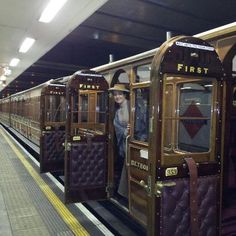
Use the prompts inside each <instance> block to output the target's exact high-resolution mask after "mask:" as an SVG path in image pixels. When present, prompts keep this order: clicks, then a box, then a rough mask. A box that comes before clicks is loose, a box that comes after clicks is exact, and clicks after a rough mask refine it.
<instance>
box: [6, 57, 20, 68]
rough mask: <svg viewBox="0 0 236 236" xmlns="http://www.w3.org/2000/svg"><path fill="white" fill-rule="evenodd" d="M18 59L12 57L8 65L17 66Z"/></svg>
mask: <svg viewBox="0 0 236 236" xmlns="http://www.w3.org/2000/svg"><path fill="white" fill-rule="evenodd" d="M19 61H20V59H18V58H12V59H11V61H10V64H9V66H17V65H18V63H19Z"/></svg>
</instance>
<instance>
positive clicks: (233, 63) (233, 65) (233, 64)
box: [232, 55, 236, 77]
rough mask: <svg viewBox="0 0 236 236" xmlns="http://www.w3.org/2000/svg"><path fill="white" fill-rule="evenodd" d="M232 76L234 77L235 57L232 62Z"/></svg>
mask: <svg viewBox="0 0 236 236" xmlns="http://www.w3.org/2000/svg"><path fill="white" fill-rule="evenodd" d="M232 76H233V77H236V55H235V56H234V58H233V60H232Z"/></svg>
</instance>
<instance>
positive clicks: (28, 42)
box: [19, 37, 35, 53]
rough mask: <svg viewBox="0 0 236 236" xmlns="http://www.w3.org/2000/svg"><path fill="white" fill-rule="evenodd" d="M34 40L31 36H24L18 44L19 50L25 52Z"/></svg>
mask: <svg viewBox="0 0 236 236" xmlns="http://www.w3.org/2000/svg"><path fill="white" fill-rule="evenodd" d="M34 42H35V39H33V38H28V37H27V38H25V40H24V41H23V43H22V44H21V46H20V49H19V52H22V53H26V52H27V51H28V50H29V49H30V48H31V47H32V45H33V44H34Z"/></svg>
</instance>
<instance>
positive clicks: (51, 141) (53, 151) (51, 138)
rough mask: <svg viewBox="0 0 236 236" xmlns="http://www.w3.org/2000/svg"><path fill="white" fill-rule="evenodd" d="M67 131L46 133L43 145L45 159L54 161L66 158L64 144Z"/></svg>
mask: <svg viewBox="0 0 236 236" xmlns="http://www.w3.org/2000/svg"><path fill="white" fill-rule="evenodd" d="M63 142H65V131H63V130H56V131H51V132H50V133H46V134H44V138H43V147H44V161H45V162H49V161H50V162H54V161H62V160H64V146H63V145H62V143H63Z"/></svg>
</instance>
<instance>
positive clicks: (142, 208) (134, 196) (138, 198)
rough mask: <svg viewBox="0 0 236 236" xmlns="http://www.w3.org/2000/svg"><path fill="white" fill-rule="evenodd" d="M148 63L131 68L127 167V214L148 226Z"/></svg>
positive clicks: (149, 66)
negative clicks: (129, 133) (129, 132)
mask: <svg viewBox="0 0 236 236" xmlns="http://www.w3.org/2000/svg"><path fill="white" fill-rule="evenodd" d="M150 68H151V65H150V62H149V63H148V62H147V63H145V62H143V64H141V65H137V66H134V68H133V75H134V76H132V83H131V86H130V94H131V95H130V96H131V98H130V99H131V135H130V141H129V148H128V155H127V166H128V176H129V210H130V214H131V215H132V216H133V217H134V218H135V219H136V220H137V221H138V222H140V223H141V225H143V226H144V227H145V226H146V227H147V212H148V208H147V206H148V195H147V188H146V185H147V183H148V181H149V180H148V178H149V177H148V176H149V174H148V173H149V172H148V140H149V138H148V136H149V134H148V127H149V111H150V106H149V93H150Z"/></svg>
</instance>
